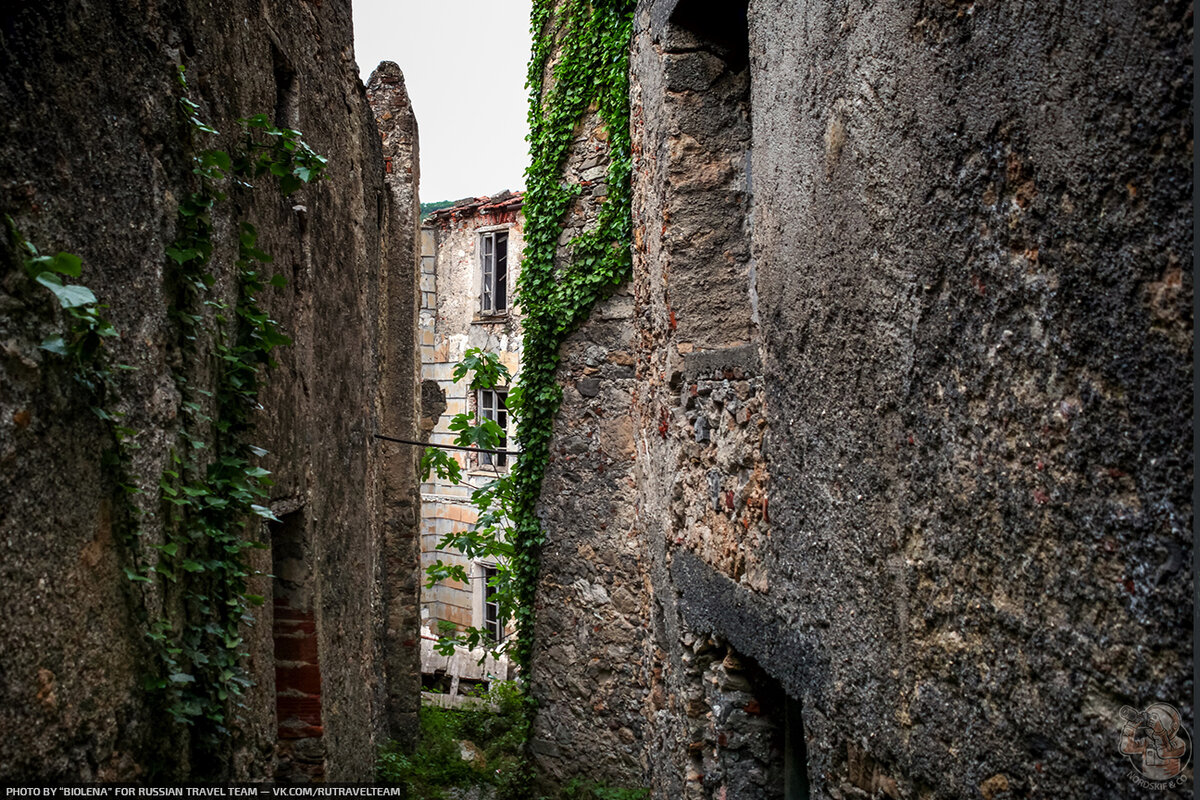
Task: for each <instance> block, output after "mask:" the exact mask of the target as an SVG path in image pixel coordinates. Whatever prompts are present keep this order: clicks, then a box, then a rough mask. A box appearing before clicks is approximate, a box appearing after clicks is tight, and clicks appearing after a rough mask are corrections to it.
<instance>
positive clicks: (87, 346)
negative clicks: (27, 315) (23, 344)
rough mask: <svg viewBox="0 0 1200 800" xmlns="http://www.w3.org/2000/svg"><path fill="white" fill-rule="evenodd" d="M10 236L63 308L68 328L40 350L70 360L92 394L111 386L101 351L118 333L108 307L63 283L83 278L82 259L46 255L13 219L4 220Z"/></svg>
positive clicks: (85, 290) (30, 272)
mask: <svg viewBox="0 0 1200 800" xmlns="http://www.w3.org/2000/svg"><path fill="white" fill-rule="evenodd" d="M4 220H5V223H6V224H7V226H8V236H9V239H10V241H11V244H12V245H13V247H14V248H15V249H16V250H17V252H19V253H22V254H23V260H24V267H25V274H26V275H28V276H29V277H30V278H32V279H33V280H34V282H36V283H37V284H39V285H41V286H43V287H44V288H46V289H48V290H49V291H50V294H51V295H53V297H54V299H55V301H57V303H58V306H59V308H61V309H62V311H63V315H64V319H65V321H66V325H65V326H64V330H63V332H62V333H58V334H54V335H53V336H49V337H47V338H46V339H45V340H44V341H43V342H42V344H41V348H42V349H43V350H46V351H48V352H51V353H54V354H55V355H59V356H66V357H68V358H70V359H71V361H72V362H73V363H74V366H75V377H76V378H77V379H78V380H79V381H80V382H81V383H83V384H85V385H86V386H88V387H89V388H91V389H92V390H93V391H99V390H101V389H102V388H104V387H105V386H106V385H107V384H108V380H109V378H110V377H111V373H110V372H109V371H108V370H107V369H105V367H104V365H103V363H102V361H103V358H102V356H103V354H102V352H101V350H102V348H103V345H104V340H105V339H107V338H111V337H115V336H117V330H116V328H114V327H113V326H112V324H111V323H110V322H109V321H108V320H107V319H105V318H104V316H103V315H102V314H101V313H100V312H101V311H102V310H103V309H104V308H106V306H102V305H100V304H99V302H98V301H97V300H96V295H95V294H93V292H92V290H91V289H89V288H88V287H86V286H83V285H80V284H73V283H64V282H63V278H62V276H66V277H68V278H79V277H81V276H82V275H83V259H81V258H80V257H79V256H77V255H74V254H73V253H56V254H55V255H52V256H44V255H41V254H40V253H39V252H38V249H37V247H35V246H34V244H33V242H30V241H29V240H27V239H26V238H25V237H23V236H22V235H21V233H20V232H19V231H18V230H17V225H16V223H15V222H13V219H12V217H9V216H6V217H5V218H4Z"/></svg>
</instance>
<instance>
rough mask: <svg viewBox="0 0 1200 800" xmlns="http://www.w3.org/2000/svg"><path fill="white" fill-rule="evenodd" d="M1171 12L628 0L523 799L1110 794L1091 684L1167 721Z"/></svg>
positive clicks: (1184, 217)
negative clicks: (532, 778)
mask: <svg viewBox="0 0 1200 800" xmlns="http://www.w3.org/2000/svg"><path fill="white" fill-rule="evenodd" d="M563 7H564V4H562V3H559V4H558V8H560V9H561V8H563ZM562 20H563V17H562V16H561V15H551V17H550V18H549V20H548V21H547V23H546V25H547V27H546V29H544V30H542V31H541V35H542V36H556V35H558V34H559V32H560V31H561V30H563V22H562ZM1191 33H1192V17H1191V6H1190V4H1188V3H1165V4H1148V3H1118V4H1115V5H1114V4H1105V5H1101V4H1094V3H1068V4H1067V5H1066V6H1062V7H1054V8H1053V9H1052V8H1051V7H1049V6H1046V5H1036V4H1035V5H1021V6H1016V5H1012V4H1005V3H988V2H972V3H933V4H930V3H920V4H903V3H894V4H872V3H855V2H849V3H829V4H817V5H812V4H807V5H802V4H794V3H787V2H781V1H780V0H749V2H746V0H742V2H740V3H737V2H733V3H722V4H709V3H702V2H698V0H640V2H638V3H637V8H636V12H635V18H634V41H633V46H632V47H633V49H632V56H631V66H630V80H631V103H632V118H633V152H632V157H633V224H634V231H633V242H634V254H633V259H634V260H633V279H632V282H631V283H629V284H628V285H623V286H621V287H620V288H618V289H617V291H616V292H615V293H614V294H613V295H612V296H611V297H610V298H609V299H607V300H605V301H602V302H601V303H600V304H599V305H597V306H596V307H595V308H594V309H593V310H592V313H591V316H590V318H589V320H588V321H587V322H586V323H585V324H583V325H582V326H581V327H580V328H579V329H578V330H577V331H575V332H574V333H573V334H572V335H571V337H570V338H569V339H568V340H567V342H566V344H565V345H564V346H563V347H562V349H561V351H560V354H559V355H560V360H559V362H558V367H557V370H558V372H557V374H558V377H559V381H560V383H561V385H562V386H563V391H564V397H563V403H562V406H561V409H560V410H559V412H558V416H557V418H556V420H555V425H556V428H555V438H554V441H553V443H552V446H551V459H552V461H551V464H550V467H549V468H548V471H547V474H546V477H545V482H544V484H543V487H542V505H541V516H542V520H543V524H544V527H545V537H546V545H545V546H544V548H543V551H542V555H541V572H540V575H541V579H540V584H539V588H538V596H537V604H536V613H537V616H536V623H535V625H536V628H535V636H534V647H535V650H534V655H533V659H532V664H533V666H532V674H531V675H530V681H531V690H532V693H533V695H534V696H535V698H536V700H537V702H538V707H539V710H538V713H537V717H536V720H535V726H534V734H533V741H532V743H531V746H532V750H533V753H534V754H535V757H536V759H537V761H538V764H539V767H540V769H541V771H542V774H543V775H545V776H547V778H548V780H549V781H550V782H551V783H562V782H565V781H567V780H569V779H571V778H576V777H588V778H601V779H603V780H606V781H608V782H610V783H612V784H614V785H625V786H649V787H652V789H653V796H654V797H687V798H735V797H736V798H759V797H763V798H766V797H788V798H805V797H831V798H867V797H889V798H934V797H938V798H943V797H944V798H952V797H984V798H988V800H992V799H993V798H1007V797H1038V796H1055V797H1078V798H1091V797H1116V796H1129V797H1133V796H1142V795H1141V792H1142V791H1143V790H1142V789H1140V788H1139V787H1138V786H1137V784H1136V783H1135V782H1133V781H1131V780H1130V779H1129V778H1128V776H1127V773H1129V772H1130V761H1129V759H1128V758H1127V757H1126V756H1125V755H1124V754H1123V753H1122V751H1121V750H1120V747H1119V740H1120V736H1121V730H1122V725H1123V724H1125V723H1124V722H1123V721H1122V719H1121V717H1120V716H1119V712H1120V710H1121V709H1122V706H1125V705H1129V706H1132V707H1134V708H1137V709H1143V708H1146V707H1147V706H1148V704H1150V703H1153V702H1156V701H1158V702H1163V703H1169V704H1171V705H1173V706H1175V707H1176V708H1178V711H1179V713H1180V714H1181V716H1182V724H1183V726H1184V727H1185V728H1186V727H1189V726H1190V725H1191V724H1192V721H1193V709H1192V701H1191V692H1192V681H1191V676H1192V659H1193V652H1192V636H1191V630H1192V627H1191V618H1192V614H1191V609H1192V600H1191V598H1192V591H1193V582H1192V573H1191V569H1190V566H1189V565H1190V564H1191V563H1192V545H1191V528H1192V485H1193V484H1192V464H1193V462H1192V453H1191V442H1192V434H1191V427H1190V425H1191V417H1192V377H1193V366H1192V351H1191V344H1192V336H1193V329H1192V275H1191V272H1190V269H1189V267H1188V264H1189V262H1190V260H1191V258H1192V219H1191V192H1192V173H1191V162H1192V154H1191V142H1192V138H1191V137H1192V128H1191V92H1192V73H1191V61H1190V58H1189V55H1188V49H1189V47H1190V46H1191ZM550 63H554V61H553V58H552V59H551V62H550ZM543 96H545V95H543ZM601 127H602V126H601V125H600V122H599V118H598V117H597V116H596V115H592V117H591V120H590V122H587V121H585V123H584V126H583V128H584V129H583V130H582V131H580V132H578V136H577V141H578V142H583V141H585V140H587V138H588V130H592V131H597V130H600V129H601ZM599 140H600V141H603V137H599ZM592 155H593V151H590V150H589V149H588V148H587V147H583V146H579V147H576V148H575V149H573V150H572V151H571V153H570V155H569V156H568V159H567V162H566V164H565V165H564V167H563V170H562V180H563V181H565V182H566V183H568V184H569V183H571V182H573V181H574V182H578V181H579V177H578V176H579V174H580V173H581V171H582V167H583V160H584V159H585V158H591V157H592ZM584 197H585V202H592V203H593V204H595V201H594V200H592V201H587V200H586V194H585V195H584ZM561 241H563V243H564V244H563V246H562V247H560V249H559V261H560V265H561V268H562V269H564V270H565V269H570V265H571V251H570V248H569V246H567V245H566V239H565V238H564V240H561ZM527 358H528V354H527ZM526 368H527V369H528V364H527V365H526ZM597 467H599V468H597ZM1189 787H1190V784H1189ZM1175 791H1178V792H1179V793H1180V794H1179V795H1178V796H1183V792H1184V790H1175ZM1186 791H1188V792H1190V788H1186ZM1167 794H1170V791H1168V792H1167Z"/></svg>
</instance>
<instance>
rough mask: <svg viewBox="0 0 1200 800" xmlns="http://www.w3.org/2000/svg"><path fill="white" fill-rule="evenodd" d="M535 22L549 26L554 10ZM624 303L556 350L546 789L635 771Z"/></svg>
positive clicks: (603, 146)
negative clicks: (557, 393) (558, 393)
mask: <svg viewBox="0 0 1200 800" xmlns="http://www.w3.org/2000/svg"><path fill="white" fill-rule="evenodd" d="M547 25H548V28H553V29H554V30H555V31H558V33H557V34H554V35H561V27H558V26H560V25H561V20H559V19H552V20H550V21H549V22H548V23H547ZM543 33H544V34H546V35H551V34H552V31H551V30H547V31H544V32H543ZM554 60H555V59H554V58H553V57H552V58H551V59H550V62H551V63H552V62H553V61H554ZM547 78H548V80H547V82H546V84H545V87H544V90H548V89H549V87H550V85H551V84H550V82H549V79H550V76H549V73H548V74H547ZM609 138H610V137H609V135H608V131H607V130H605V128H604V126H603V124H602V123H601V121H600V117H599V114H598V113H596V111H595V109H592V110H591V111H589V112H588V113H587V114H585V116H584V119H583V120H582V121H581V122H580V123H579V124H578V125H577V126H576V129H575V138H574V141H573V142H572V144H571V147H570V149H569V152H568V154H567V156H566V160H565V162H564V164H563V167H562V175H563V181H564V183H565V184H567V185H572V186H578V187H579V189H578V192H579V194H578V198H577V199H576V201H575V202H574V203H573V204H572V206H571V208H570V209H569V211H568V212H567V216H566V219H564V220H563V223H564V225H563V232H562V234H561V235H560V236H559V239H558V250H557V253H556V255H555V266H556V269H567V268H569V266H568V265H569V263H570V258H571V247H570V243H571V241H572V240H573V239H575V238H576V237H578V236H579V235H580V234H582V233H584V232H587V231H590V230H593V229H594V228H595V226H596V224H597V212H598V209H599V204H600V203H601V202H603V201H604V200H605V199H606V198H607V195H608V189H607V186H606V184H605V176H606V175H607V171H608V165H609V159H610V156H609ZM634 313H635V309H634V299H633V296H632V292H631V291H630V289H629V288H628V287H621V288H620V289H618V290H617V292H616V293H615V294H614V295H613V296H612V297H609V298H608V299H606V300H602V301H601V302H599V303H598V304H597V305H596V306H595V308H593V310H592V313H591V317H590V319H589V321H588V322H587V324H585V325H583V326H582V327H581V328H580V329H579V330H578V331H576V332H575V333H573V334H571V335H570V336H569V337H568V338H567V340H566V341H565V342H564V343H563V345H562V347H561V348H560V349H559V354H558V355H559V362H558V366H557V370H556V378H557V380H558V382H559V384H560V385H561V386H562V387H563V395H562V405H561V407H560V408H559V411H558V414H557V415H556V417H555V419H554V434H555V435H554V439H553V440H552V442H551V443H550V457H549V464H548V466H547V468H546V472H545V477H544V481H543V484H542V494H541V501H540V503H539V506H538V515H539V517H540V519H541V522H542V528H543V531H544V533H545V537H546V542H545V544H544V545H543V546H542V549H541V571H540V578H539V584H538V587H537V591H536V597H535V608H536V617H535V622H534V636H533V640H534V641H533V645H534V651H533V656H532V667H531V674H530V679H529V680H530V687H531V692H532V694H533V696H534V697H535V698H536V700H537V703H538V711H537V714H536V716H535V719H534V724H533V731H532V737H531V750H532V752H533V754H534V756H535V758H536V760H537V763H538V766H539V768H540V773H541V777H542V778H543V779H544V780H545V781H546V782H547V783H548V784H551V785H553V784H561V783H565V782H566V781H567V780H569V779H570V778H571V777H573V776H581V777H584V778H586V779H590V780H602V781H607V782H610V783H626V784H627V783H628V779H629V776H631V775H632V776H640V775H641V774H642V773H643V772H644V770H645V768H646V765H645V758H646V752H645V746H644V742H643V738H642V737H643V727H644V723H643V720H642V719H641V714H640V709H641V708H642V706H643V705H644V703H645V700H646V696H647V693H648V692H649V690H650V689H649V687H650V682H649V674H648V672H647V668H646V663H647V662H648V660H649V653H650V652H652V648H653V642H652V638H651V636H650V635H649V628H648V620H649V619H650V605H649V595H648V593H647V589H648V586H647V584H646V576H645V573H644V563H645V559H646V555H645V551H646V543H645V540H644V538H643V537H642V536H641V535H640V534H639V530H638V527H637V518H638V506H637V499H638V498H637V490H636V484H635V474H634V451H635V447H636V446H637V441H638V430H637V427H636V425H635V417H634V415H633V411H634V410H635V409H636V407H637V405H636V403H637V397H638V394H639V386H638V380H637V374H636V371H635V368H634V364H635V359H636V355H635V354H636V352H637V347H638V341H637V336H636V331H635V328H634V324H633V323H634ZM584 754H586V766H584V765H583V764H581V762H580V759H581V758H582V757H583V755H584Z"/></svg>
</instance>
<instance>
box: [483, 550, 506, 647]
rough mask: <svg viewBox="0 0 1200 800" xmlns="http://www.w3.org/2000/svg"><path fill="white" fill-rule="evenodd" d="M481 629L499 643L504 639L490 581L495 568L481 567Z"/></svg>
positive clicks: (494, 589)
mask: <svg viewBox="0 0 1200 800" xmlns="http://www.w3.org/2000/svg"><path fill="white" fill-rule="evenodd" d="M482 570H483V629H484V630H485V631H487V634H488V638H490V639H491V640H492V641H493V642H499V641H500V640H502V639H503V638H504V626H503V625H502V624H501V623H500V604H499V603H497V602H496V600H495V598H496V587H495V586H492V579H493V578H495V577H496V568H495V567H489V566H483V567H482Z"/></svg>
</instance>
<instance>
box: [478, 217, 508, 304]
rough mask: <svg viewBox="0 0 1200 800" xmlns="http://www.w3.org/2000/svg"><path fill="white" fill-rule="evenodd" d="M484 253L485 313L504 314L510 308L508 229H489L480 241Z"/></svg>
mask: <svg viewBox="0 0 1200 800" xmlns="http://www.w3.org/2000/svg"><path fill="white" fill-rule="evenodd" d="M479 250H480V253H482V254H483V297H482V304H481V306H482V307H481V311H482V312H483V313H484V314H503V313H504V312H505V311H506V310H507V309H508V231H488V232H487V233H484V234H482V238H481V239H480V242H479Z"/></svg>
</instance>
